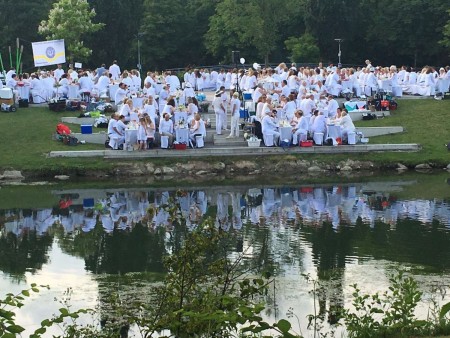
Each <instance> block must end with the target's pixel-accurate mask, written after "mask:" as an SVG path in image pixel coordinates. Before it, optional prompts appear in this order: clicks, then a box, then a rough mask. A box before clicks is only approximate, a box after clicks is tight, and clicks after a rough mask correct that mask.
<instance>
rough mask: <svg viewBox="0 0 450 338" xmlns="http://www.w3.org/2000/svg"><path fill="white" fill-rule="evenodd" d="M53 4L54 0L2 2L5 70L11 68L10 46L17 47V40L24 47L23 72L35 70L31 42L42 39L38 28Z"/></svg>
mask: <svg viewBox="0 0 450 338" xmlns="http://www.w3.org/2000/svg"><path fill="white" fill-rule="evenodd" d="M52 3H53V0H0V8H1V9H0V22H1V23H2V25H1V27H0V52H1V53H2V58H3V64H4V66H5V68H8V67H9V56H8V54H9V51H8V46H15V45H16V38H19V41H20V44H21V45H23V46H24V51H23V57H22V60H23V70H24V71H28V70H31V69H32V68H34V64H33V54H32V50H31V42H35V41H39V40H40V39H41V38H40V37H39V35H38V33H37V28H38V26H39V23H40V22H41V20H42V19H44V18H45V16H46V15H47V14H48V11H49V10H50V8H51V4H52ZM25 23H26V24H25Z"/></svg>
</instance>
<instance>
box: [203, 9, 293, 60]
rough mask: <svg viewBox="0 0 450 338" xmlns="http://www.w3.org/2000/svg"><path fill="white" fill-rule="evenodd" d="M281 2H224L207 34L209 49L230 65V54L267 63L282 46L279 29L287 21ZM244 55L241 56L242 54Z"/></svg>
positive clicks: (214, 16) (211, 20) (211, 21)
mask: <svg viewBox="0 0 450 338" xmlns="http://www.w3.org/2000/svg"><path fill="white" fill-rule="evenodd" d="M286 4H287V2H286V1H282V0H224V1H222V2H220V3H218V4H217V7H216V13H215V14H214V15H213V16H212V17H211V18H210V26H209V30H208V32H207V33H206V36H205V38H206V44H207V49H208V51H210V52H211V53H212V54H213V55H215V56H217V57H219V56H222V57H223V58H224V60H226V61H229V60H230V59H229V56H230V55H231V50H233V49H235V48H236V49H237V48H239V49H241V50H243V51H244V53H245V54H246V55H249V56H251V57H259V58H262V59H264V62H265V63H268V61H269V56H270V53H271V52H273V51H274V49H275V48H276V46H277V44H278V42H279V29H280V25H281V23H282V22H283V20H285V19H286V17H287V12H286V10H287V7H286ZM241 54H242V52H241Z"/></svg>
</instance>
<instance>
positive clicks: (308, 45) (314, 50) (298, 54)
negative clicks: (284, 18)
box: [284, 33, 320, 62]
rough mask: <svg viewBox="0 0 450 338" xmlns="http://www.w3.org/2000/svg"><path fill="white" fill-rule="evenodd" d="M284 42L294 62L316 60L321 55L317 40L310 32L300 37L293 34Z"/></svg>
mask: <svg viewBox="0 0 450 338" xmlns="http://www.w3.org/2000/svg"><path fill="white" fill-rule="evenodd" d="M284 43H285V44H286V48H287V50H288V51H289V52H290V54H291V56H290V58H291V61H292V62H316V61H317V59H318V58H319V56H320V50H319V47H317V43H316V40H315V39H314V37H313V36H312V35H311V34H309V33H305V34H303V35H302V36H301V37H299V38H296V37H293V36H291V37H290V38H289V39H287V40H286V41H285V42H284Z"/></svg>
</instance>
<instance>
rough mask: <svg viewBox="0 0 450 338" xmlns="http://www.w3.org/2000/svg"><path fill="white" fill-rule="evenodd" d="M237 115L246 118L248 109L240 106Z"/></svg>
mask: <svg viewBox="0 0 450 338" xmlns="http://www.w3.org/2000/svg"><path fill="white" fill-rule="evenodd" d="M239 117H240V118H241V119H248V109H244V108H240V109H239Z"/></svg>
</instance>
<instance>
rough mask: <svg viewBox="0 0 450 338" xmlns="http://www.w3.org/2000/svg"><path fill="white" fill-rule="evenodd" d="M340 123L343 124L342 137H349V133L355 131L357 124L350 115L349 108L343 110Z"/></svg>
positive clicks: (345, 138)
mask: <svg viewBox="0 0 450 338" xmlns="http://www.w3.org/2000/svg"><path fill="white" fill-rule="evenodd" d="M339 125H340V126H341V132H342V139H343V140H347V139H348V133H349V132H354V131H355V129H356V128H355V125H354V124H353V121H352V118H351V117H350V115H348V112H347V110H345V109H343V110H342V118H341V119H340V122H339Z"/></svg>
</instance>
